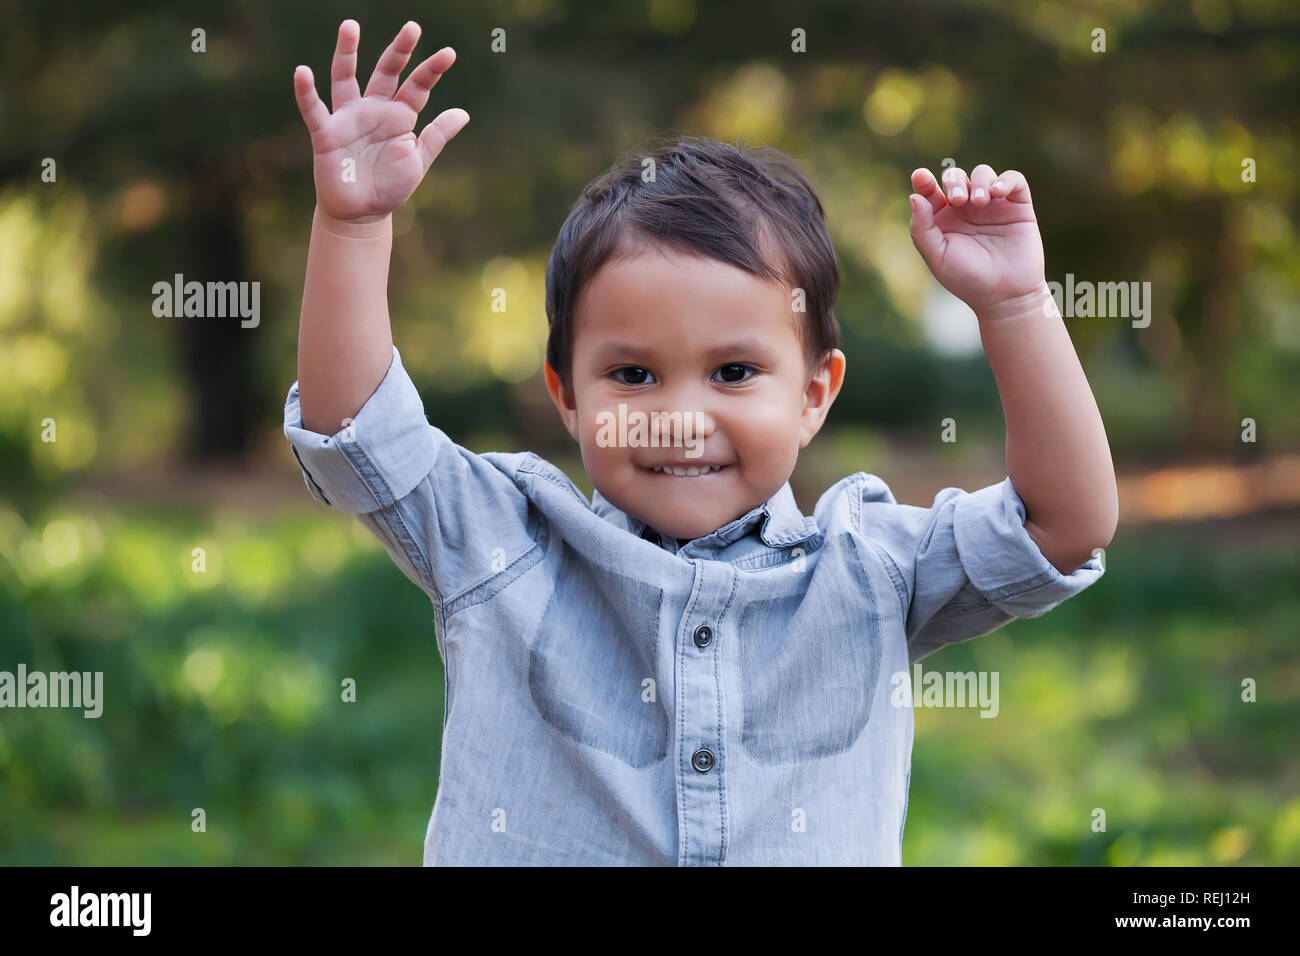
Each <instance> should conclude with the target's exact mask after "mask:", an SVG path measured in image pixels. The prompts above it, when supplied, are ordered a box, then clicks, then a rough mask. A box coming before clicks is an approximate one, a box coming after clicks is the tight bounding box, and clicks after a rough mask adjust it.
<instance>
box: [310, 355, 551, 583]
mask: <svg viewBox="0 0 1300 956" xmlns="http://www.w3.org/2000/svg"><path fill="white" fill-rule="evenodd" d="M284 434H285V437H286V438H288V439H289V443H290V447H292V449H293V454H294V456H295V458H297V460H298V464H299V466H300V468H301V469H302V476H303V481H305V482H306V484H307V490H308V491H310V492H311V495H312V497H313V498H315V499H316V500H317V501H319V502H321V503H322V504H325V505H329V506H330V507H331V508H337V509H338V510H340V511H344V512H347V513H350V514H353V515H356V517H357V520H358V521H360V522H361V523H362V524H363V525H365V526H366V527H367V528H369V529H370V531H371V532H373V533H374V535H375V536H376V537H377V538H378V539H379V540H380V541H381V542H383V544H384V547H385V548H387V549H388V553H389V554H390V555H391V556H392V558H393V560H394V561H395V562H396V563H397V565H398V567H400V568H401V569H402V571H403V573H404V574H406V576H407V577H408V578H410V579H411V580H412V581H413V582H415V583H416V584H418V585H419V586H420V587H421V588H422V589H424V590H425V592H426V593H428V594H429V596H430V597H432V598H433V600H434V601H435V602H439V603H446V602H448V601H450V600H453V599H454V598H455V597H456V596H457V595H459V594H462V593H464V592H466V591H468V590H470V589H471V588H474V587H477V586H478V585H480V584H482V583H484V582H486V581H487V580H489V579H490V578H493V577H495V576H496V575H497V574H504V573H506V572H507V570H508V569H510V568H512V567H515V565H514V562H515V560H516V559H517V558H519V557H520V556H521V555H523V554H525V553H527V552H528V551H529V550H530V549H531V548H533V547H534V539H533V535H534V534H535V533H536V531H537V525H536V522H535V521H533V520H532V516H531V513H530V506H529V502H528V499H527V496H526V494H525V493H524V491H523V489H522V488H521V486H520V483H519V482H517V481H516V475H517V473H518V471H519V467H520V465H521V464H522V463H524V462H525V461H527V460H529V459H530V458H533V457H536V456H533V455H532V454H531V453H529V452H515V453H505V452H487V453H485V454H482V455H479V454H475V453H474V452H472V451H470V450H469V449H468V448H465V447H463V446H461V445H458V444H456V443H455V442H454V441H452V440H451V439H450V438H449V437H448V436H447V434H446V433H445V432H443V431H442V430H441V429H439V428H437V427H436V426H434V425H431V424H429V420H428V419H427V418H426V417H425V412H424V403H423V402H422V401H421V399H420V394H419V392H418V391H417V390H416V388H415V385H414V383H413V382H412V381H411V379H410V377H409V376H408V375H407V373H406V370H405V369H404V368H403V367H402V359H401V355H400V354H399V353H398V351H397V348H396V346H394V348H393V360H392V364H391V365H390V366H389V369H388V372H387V374H386V375H385V376H384V379H383V381H382V382H380V383H379V387H378V388H376V389H375V392H374V394H373V395H371V396H370V398H368V399H367V400H366V403H365V404H364V405H363V406H362V407H361V409H360V410H359V411H358V412H357V414H356V416H355V418H354V420H353V421H352V422H351V424H350V425H348V426H347V427H345V428H343V429H341V430H340V431H339V432H337V433H336V434H334V435H321V434H318V433H316V432H313V431H309V430H307V429H305V428H303V427H302V412H301V409H300V407H299V399H298V383H297V382H294V383H293V386H292V387H291V388H290V389H289V395H288V398H287V399H286V401H285V405H284Z"/></svg>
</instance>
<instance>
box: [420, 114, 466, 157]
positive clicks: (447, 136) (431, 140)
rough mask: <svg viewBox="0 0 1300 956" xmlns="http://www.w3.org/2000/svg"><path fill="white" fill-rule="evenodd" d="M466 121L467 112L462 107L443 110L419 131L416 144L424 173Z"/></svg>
mask: <svg viewBox="0 0 1300 956" xmlns="http://www.w3.org/2000/svg"><path fill="white" fill-rule="evenodd" d="M468 122H469V114H468V113H466V112H465V111H464V110H462V109H459V108H456V109H450V110H443V111H442V112H441V113H439V114H438V116H437V117H436V118H435V119H434V120H433V122H432V123H430V124H429V125H428V126H426V127H425V128H424V129H423V130H422V131H421V133H420V139H419V143H418V145H419V148H420V158H421V159H422V160H423V161H424V171H425V172H426V173H427V172H428V171H429V167H430V166H432V165H433V161H434V160H435V159H437V158H438V154H439V153H441V152H442V148H443V147H444V146H446V145H447V144H448V143H449V142H451V140H452V137H454V136H455V135H456V134H457V133H459V132H460V131H461V130H462V129H464V128H465V124H466V123H468Z"/></svg>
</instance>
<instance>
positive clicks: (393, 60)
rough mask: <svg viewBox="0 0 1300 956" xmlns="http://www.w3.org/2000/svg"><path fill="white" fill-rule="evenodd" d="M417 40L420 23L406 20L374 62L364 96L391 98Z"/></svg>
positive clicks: (418, 39) (418, 38)
mask: <svg viewBox="0 0 1300 956" xmlns="http://www.w3.org/2000/svg"><path fill="white" fill-rule="evenodd" d="M419 41H420V25H419V24H418V23H416V22H415V21H414V20H407V21H406V23H404V24H402V29H400V30H398V31H397V36H395V37H393V42H392V43H390V44H388V47H387V48H386V49H385V50H384V53H383V56H381V57H380V58H379V62H378V63H376V64H375V72H373V73H371V74H370V82H369V83H367V84H366V96H382V97H383V98H384V99H386V100H391V99H392V98H393V94H394V93H396V92H397V80H398V78H399V77H400V76H401V75H402V71H403V70H404V69H406V64H407V62H408V61H409V60H410V59H411V54H412V53H413V52H414V51H415V44H416V43H418V42H419Z"/></svg>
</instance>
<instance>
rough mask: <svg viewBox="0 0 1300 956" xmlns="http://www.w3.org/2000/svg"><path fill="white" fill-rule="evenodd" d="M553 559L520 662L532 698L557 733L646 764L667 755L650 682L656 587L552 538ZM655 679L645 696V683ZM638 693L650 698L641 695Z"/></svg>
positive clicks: (664, 721) (659, 595) (664, 725)
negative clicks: (554, 569)
mask: <svg viewBox="0 0 1300 956" xmlns="http://www.w3.org/2000/svg"><path fill="white" fill-rule="evenodd" d="M560 548H561V565H560V572H559V575H558V576H557V578H556V584H555V589H554V590H553V591H552V592H551V597H550V600H549V601H548V602H547V605H546V610H545V612H544V613H543V615H542V621H541V625H540V627H539V628H538V632H537V634H536V636H535V637H534V639H533V642H532V648H531V650H530V652H529V662H528V689H529V691H530V693H531V694H532V698H533V704H534V706H535V707H536V708H537V710H538V712H539V713H540V714H541V715H542V717H543V719H545V720H546V722H547V723H549V724H550V725H551V726H553V727H555V728H556V729H557V730H559V731H560V732H562V733H563V734H564V735H565V736H567V737H569V738H571V739H573V740H576V741H578V742H579V743H582V744H586V745H587V746H589V747H595V748H596V749H597V750H602V751H604V752H605V753H608V754H611V755H613V756H615V757H617V758H618V759H619V760H621V761H623V762H624V763H626V764H628V765H629V766H632V767H646V766H649V765H651V764H654V763H657V762H659V761H660V760H663V759H664V758H665V757H666V756H667V755H668V728H669V723H668V714H667V712H666V711H665V709H664V705H663V703H662V702H661V701H660V697H659V689H658V687H657V681H658V675H659V672H658V670H657V669H656V660H655V658H656V651H655V645H656V642H657V640H658V636H659V616H660V613H661V610H662V607H663V591H662V590H661V589H660V588H657V587H654V586H652V585H649V584H646V583H644V582H641V581H637V580H634V579H632V578H629V577H626V576H624V575H621V574H617V573H616V572H613V571H610V570H609V569H608V568H602V567H598V566H595V565H593V564H592V563H591V562H589V561H586V560H584V559H583V558H582V556H581V555H579V554H577V553H576V552H574V551H573V550H572V549H571V548H570V547H569V546H568V544H567V542H563V541H562V542H560ZM647 679H652V680H654V681H655V682H656V683H655V684H652V685H650V686H651V687H652V688H654V693H653V695H651V694H648V693H645V692H644V688H645V686H646V685H645V681H646V680H647ZM645 697H652V699H650V700H645V699H644V698H645Z"/></svg>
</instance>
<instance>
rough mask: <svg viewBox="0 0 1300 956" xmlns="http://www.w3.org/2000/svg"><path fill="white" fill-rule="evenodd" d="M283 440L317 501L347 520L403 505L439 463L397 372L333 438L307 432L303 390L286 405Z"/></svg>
mask: <svg viewBox="0 0 1300 956" xmlns="http://www.w3.org/2000/svg"><path fill="white" fill-rule="evenodd" d="M284 434H285V437H286V438H288V439H289V442H290V444H291V446H292V448H293V454H294V457H295V458H296V459H297V460H298V465H299V467H300V468H301V469H302V475H303V480H304V481H305V482H306V483H307V489H308V491H310V492H311V495H312V497H313V498H315V499H316V500H317V501H319V502H321V503H322V504H326V505H329V506H330V507H332V508H337V509H339V510H340V511H345V512H347V513H349V514H364V513H367V512H371V511H376V510H378V509H380V508H384V507H387V506H388V505H391V504H392V503H393V502H395V501H398V500H400V499H402V498H404V497H405V496H406V495H407V494H408V493H409V492H410V491H411V489H412V488H414V487H415V486H416V485H417V484H418V483H419V482H420V481H421V480H423V479H424V477H425V476H426V475H428V474H429V472H430V471H431V470H432V468H433V464H434V460H435V459H436V457H437V449H436V448H435V445H434V436H433V434H432V430H431V428H430V425H429V421H428V419H427V418H426V417H425V413H424V403H423V402H422V401H421V400H420V393H419V392H418V391H416V388H415V385H414V383H412V382H411V379H410V376H408V375H407V374H406V370H405V369H404V368H403V367H402V359H401V356H400V355H399V354H398V351H397V347H396V346H394V347H393V359H392V364H391V365H390V366H389V368H388V372H387V374H385V376H384V379H383V381H381V382H380V383H379V387H378V388H376V389H375V392H374V394H373V395H371V396H370V398H368V399H367V400H366V403H365V404H364V405H362V406H361V410H360V411H358V412H357V414H356V416H355V417H354V419H353V421H352V423H351V424H350V425H348V426H347V427H344V428H342V429H340V430H339V431H338V432H336V433H335V434H333V435H321V434H319V433H317V432H313V431H309V430H307V429H306V428H303V425H302V409H301V406H300V402H299V397H298V383H297V382H294V383H293V385H292V386H290V388H289V395H288V398H287V399H286V400H285V403H284Z"/></svg>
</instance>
